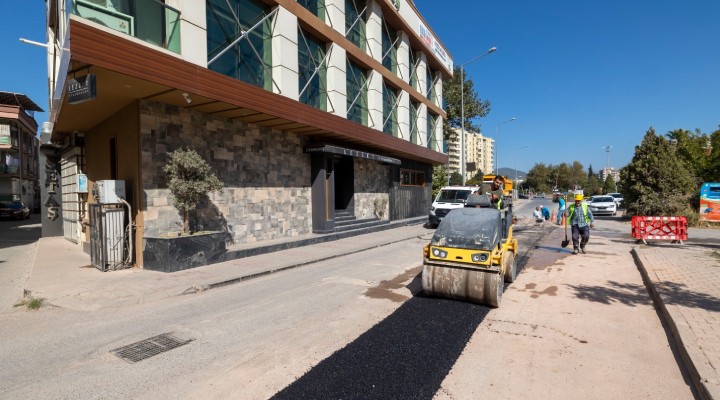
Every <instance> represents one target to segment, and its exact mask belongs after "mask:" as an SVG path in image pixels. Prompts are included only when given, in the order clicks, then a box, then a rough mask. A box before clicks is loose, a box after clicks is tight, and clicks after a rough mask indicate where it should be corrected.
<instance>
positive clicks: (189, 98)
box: [182, 92, 192, 104]
mask: <svg viewBox="0 0 720 400" xmlns="http://www.w3.org/2000/svg"><path fill="white" fill-rule="evenodd" d="M182 95H183V97H184V98H185V102H186V103H188V104H190V103H192V98H191V97H190V93H188V92H183V94H182Z"/></svg>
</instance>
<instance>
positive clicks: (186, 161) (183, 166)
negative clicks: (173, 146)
mask: <svg viewBox="0 0 720 400" xmlns="http://www.w3.org/2000/svg"><path fill="white" fill-rule="evenodd" d="M163 172H165V173H166V174H167V185H168V189H170V193H172V194H173V196H174V199H173V205H174V206H175V207H176V208H177V209H178V211H180V213H181V214H182V217H183V234H188V233H189V232H190V223H189V219H190V218H189V215H190V210H193V209H195V207H196V206H197V204H198V203H199V202H200V201H201V200H202V199H203V197H205V196H207V194H208V193H210V192H214V191H219V190H222V188H223V184H222V182H220V180H219V179H218V178H217V177H216V176H215V174H213V173H212V170H211V169H210V165H208V163H207V162H205V160H203V159H202V158H201V157H200V155H199V154H198V153H197V152H196V151H195V150H192V149H189V148H185V149H182V148H181V149H177V150H175V151H173V152H171V153H168V162H167V164H165V166H164V167H163Z"/></svg>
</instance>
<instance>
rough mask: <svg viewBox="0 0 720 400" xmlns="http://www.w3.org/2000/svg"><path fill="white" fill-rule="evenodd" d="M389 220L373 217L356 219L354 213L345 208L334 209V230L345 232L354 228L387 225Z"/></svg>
mask: <svg viewBox="0 0 720 400" xmlns="http://www.w3.org/2000/svg"><path fill="white" fill-rule="evenodd" d="M389 223H390V221H383V220H380V219H377V218H376V217H373V218H365V219H357V218H355V215H353V214H351V213H349V212H347V211H345V210H335V232H347V231H353V230H356V229H366V228H372V227H374V226H380V225H387V224H389Z"/></svg>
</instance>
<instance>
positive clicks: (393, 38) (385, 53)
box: [382, 21, 398, 74]
mask: <svg viewBox="0 0 720 400" xmlns="http://www.w3.org/2000/svg"><path fill="white" fill-rule="evenodd" d="M397 37H398V35H397V32H396V31H395V30H393V29H392V28H391V27H390V26H389V25H388V24H387V23H385V21H383V24H382V65H383V66H385V68H387V69H389V70H390V71H392V72H393V73H395V74H397Z"/></svg>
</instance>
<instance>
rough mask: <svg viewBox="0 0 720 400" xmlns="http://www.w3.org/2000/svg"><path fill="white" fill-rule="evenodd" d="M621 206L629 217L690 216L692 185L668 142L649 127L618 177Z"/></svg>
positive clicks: (688, 175)
mask: <svg viewBox="0 0 720 400" xmlns="http://www.w3.org/2000/svg"><path fill="white" fill-rule="evenodd" d="M620 180H621V181H622V182H623V187H622V194H623V197H624V199H625V200H624V204H625V206H626V208H627V211H628V213H630V214H631V215H648V216H663V215H670V216H679V215H684V216H692V214H693V210H692V209H691V207H690V197H691V196H692V195H693V194H694V193H695V188H696V187H695V184H694V183H693V180H692V177H691V176H690V173H689V172H688V170H687V169H686V165H685V163H683V162H682V161H681V160H680V158H679V157H678V155H677V154H676V147H675V146H673V145H672V144H671V143H670V141H669V140H667V139H665V138H664V137H662V136H658V135H656V134H655V130H654V129H653V128H652V127H651V128H650V129H648V131H647V133H645V137H643V140H642V142H641V143H640V145H638V146H635V155H634V156H633V159H632V161H631V162H630V164H628V165H627V166H626V167H624V168H623V169H622V171H621V173H620Z"/></svg>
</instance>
